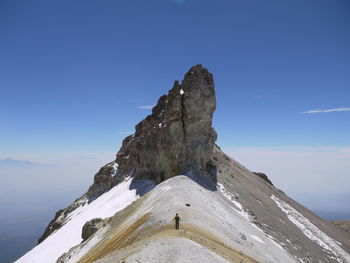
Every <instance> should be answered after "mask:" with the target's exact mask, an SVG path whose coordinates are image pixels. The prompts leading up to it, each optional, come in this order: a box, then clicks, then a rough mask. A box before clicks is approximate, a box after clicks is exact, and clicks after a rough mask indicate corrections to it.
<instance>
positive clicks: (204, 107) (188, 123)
mask: <svg viewBox="0 0 350 263" xmlns="http://www.w3.org/2000/svg"><path fill="white" fill-rule="evenodd" d="M215 108H216V98H215V89H214V81H213V76H212V74H211V73H209V72H208V70H207V69H205V68H204V67H203V66H202V65H197V66H194V67H192V68H191V69H190V70H189V72H188V73H187V74H186V75H185V78H184V80H183V81H182V83H181V84H179V82H178V81H175V83H174V87H173V88H172V89H171V90H170V91H169V93H168V95H164V96H162V97H160V99H159V100H158V103H157V105H156V106H155V107H154V108H153V110H152V114H151V115H149V116H147V118H146V119H144V120H143V121H141V122H140V123H139V124H137V125H136V131H135V134H133V135H131V136H129V137H127V138H125V139H124V141H123V145H122V147H121V149H120V151H119V152H118V154H117V158H116V162H117V163H118V165H119V166H118V167H119V172H120V173H121V174H122V175H131V176H133V177H135V178H137V179H152V180H154V181H155V182H157V183H159V182H162V181H164V180H166V179H169V178H171V177H173V176H176V175H179V174H185V173H186V172H188V171H192V172H195V173H197V174H201V175H204V176H209V177H212V178H213V177H215V172H214V171H215V169H213V168H214V167H213V165H212V163H211V161H210V160H211V156H212V152H213V147H214V144H215V141H216V137H217V135H216V132H215V130H214V129H213V128H212V126H211V125H212V116H213V112H214V111H215Z"/></svg>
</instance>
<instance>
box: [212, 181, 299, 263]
mask: <svg viewBox="0 0 350 263" xmlns="http://www.w3.org/2000/svg"><path fill="white" fill-rule="evenodd" d="M217 187H218V190H219V191H220V192H221V193H222V194H223V196H224V197H226V198H227V199H228V200H229V201H231V202H232V203H233V204H234V205H235V207H237V208H238V209H234V211H236V212H237V213H238V214H239V215H240V216H241V217H243V218H244V219H245V220H244V221H240V220H237V219H236V220H234V222H235V225H236V226H237V227H238V229H240V230H241V231H242V233H243V234H248V235H249V236H250V237H251V238H252V239H253V241H257V242H253V243H254V245H255V247H260V249H259V251H266V254H265V256H266V257H268V260H267V259H266V258H265V259H264V260H262V261H268V262H276V259H277V258H279V259H278V260H281V259H282V258H284V259H283V262H295V260H294V259H292V258H291V257H290V255H288V253H287V252H286V251H285V250H284V249H283V247H282V246H281V245H280V244H279V243H277V242H276V241H275V240H274V238H273V237H272V236H271V235H268V234H267V233H265V232H264V231H262V230H261V229H260V228H259V227H257V226H256V225H255V224H254V223H253V222H252V220H251V218H250V216H249V214H248V213H247V212H246V211H245V210H244V209H243V206H242V204H241V203H239V202H238V194H236V196H234V195H233V194H232V193H230V192H228V191H227V190H226V189H225V187H224V186H223V185H222V184H220V183H218V184H217ZM261 245H263V246H261ZM276 248H277V249H276ZM272 251H274V253H272ZM277 262H278V261H277Z"/></svg>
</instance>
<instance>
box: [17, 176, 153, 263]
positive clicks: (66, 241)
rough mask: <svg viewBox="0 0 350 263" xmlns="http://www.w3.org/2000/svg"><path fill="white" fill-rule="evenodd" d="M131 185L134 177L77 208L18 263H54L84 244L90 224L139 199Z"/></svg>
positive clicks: (151, 182)
mask: <svg viewBox="0 0 350 263" xmlns="http://www.w3.org/2000/svg"><path fill="white" fill-rule="evenodd" d="M143 181H144V184H145V185H144V187H145V188H147V187H149V188H151V187H153V186H154V182H153V181H147V180H143ZM131 182H132V180H131V178H127V179H126V180H125V181H123V182H121V183H120V184H118V185H116V186H115V187H113V188H112V189H111V190H110V191H109V192H107V193H105V194H103V195H101V196H100V197H99V198H97V199H96V200H95V201H93V202H91V203H90V204H86V205H82V206H80V207H78V208H77V209H75V210H74V211H73V212H72V213H71V214H70V215H69V217H68V218H67V220H66V223H65V224H64V225H63V226H62V227H61V228H60V229H58V230H57V231H56V232H54V233H52V234H51V235H50V236H48V237H47V238H46V239H45V240H44V241H43V242H42V243H40V244H39V245H37V246H36V247H34V248H33V249H32V250H31V251H29V252H28V253H27V254H25V255H24V256H23V257H21V258H20V259H18V260H17V261H16V263H28V262H31V263H55V262H56V260H57V258H58V257H60V256H61V255H62V254H63V253H65V252H67V251H68V250H69V249H70V248H71V247H73V246H76V245H78V244H80V243H81V242H82V238H81V232H82V228H83V225H84V224H85V223H86V222H87V221H89V220H91V219H94V218H102V219H103V218H107V217H110V216H113V215H114V214H115V213H117V212H118V211H120V210H122V209H124V208H125V207H127V206H128V205H130V204H131V203H132V202H134V201H135V200H137V199H138V198H139V196H138V195H136V189H132V190H130V189H129V188H130V184H131ZM82 204H85V203H84V202H83V203H82ZM96 242H98V240H96ZM89 243H90V242H89ZM92 243H95V242H92Z"/></svg>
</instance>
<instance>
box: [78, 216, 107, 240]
mask: <svg viewBox="0 0 350 263" xmlns="http://www.w3.org/2000/svg"><path fill="white" fill-rule="evenodd" d="M102 221H103V220H102V219H101V218H94V219H92V220H90V221H87V222H86V223H85V224H84V226H83V230H82V233H81V238H82V239H83V241H85V240H87V239H88V238H89V237H90V236H91V235H93V234H94V233H95V232H96V231H97V230H98V229H99V228H100V225H99V223H100V222H102Z"/></svg>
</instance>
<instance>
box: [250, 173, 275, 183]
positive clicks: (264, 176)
mask: <svg viewBox="0 0 350 263" xmlns="http://www.w3.org/2000/svg"><path fill="white" fill-rule="evenodd" d="M253 173H254V174H255V175H257V176H259V177H260V178H261V179H263V180H264V181H265V182H267V183H268V184H270V185H272V186H273V184H272V182H271V180H270V179H269V178H268V177H267V175H266V174H264V173H255V172H253Z"/></svg>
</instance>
